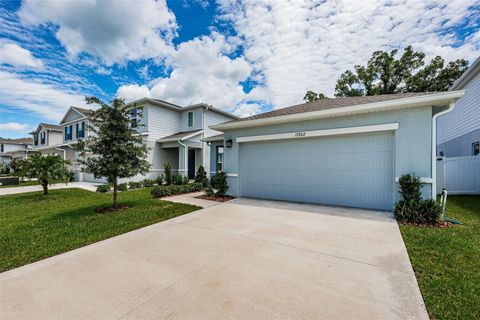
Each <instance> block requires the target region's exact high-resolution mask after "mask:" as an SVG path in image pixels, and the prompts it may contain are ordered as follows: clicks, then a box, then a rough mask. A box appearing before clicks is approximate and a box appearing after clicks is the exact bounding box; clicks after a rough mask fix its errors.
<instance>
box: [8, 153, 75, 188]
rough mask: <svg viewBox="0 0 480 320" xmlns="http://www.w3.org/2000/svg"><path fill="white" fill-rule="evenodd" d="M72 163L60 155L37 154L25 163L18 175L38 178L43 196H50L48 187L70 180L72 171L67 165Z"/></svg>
mask: <svg viewBox="0 0 480 320" xmlns="http://www.w3.org/2000/svg"><path fill="white" fill-rule="evenodd" d="M69 164H70V162H69V161H67V160H63V159H62V158H61V157H60V156H59V155H45V156H42V155H41V154H39V153H37V154H34V155H32V156H30V157H29V158H28V160H26V161H24V162H23V165H22V170H21V171H18V172H17V174H18V175H21V176H22V177H27V178H36V179H38V182H39V183H40V184H41V185H42V187H43V194H44V195H47V194H48V185H49V184H51V183H52V182H65V183H67V182H68V181H69V180H70V171H69V170H68V167H67V165H69Z"/></svg>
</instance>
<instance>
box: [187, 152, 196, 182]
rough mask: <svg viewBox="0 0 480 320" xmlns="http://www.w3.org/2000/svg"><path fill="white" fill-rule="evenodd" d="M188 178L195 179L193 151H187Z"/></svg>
mask: <svg viewBox="0 0 480 320" xmlns="http://www.w3.org/2000/svg"><path fill="white" fill-rule="evenodd" d="M188 178H189V179H193V178H195V149H188Z"/></svg>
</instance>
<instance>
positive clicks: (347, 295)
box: [0, 199, 428, 320]
mask: <svg viewBox="0 0 480 320" xmlns="http://www.w3.org/2000/svg"><path fill="white" fill-rule="evenodd" d="M0 285H1V288H0V289H1V290H0V292H1V301H0V318H1V319H93V318H97V319H120V318H121V319H166V318H168V319H266V318H270V319H287V318H288V319H293V318H295V319H415V320H421V319H428V316H427V313H426V311H425V308H424V304H423V300H422V297H421V294H420V291H419V289H418V286H417V282H416V280H415V276H414V273H413V271H412V267H411V265H410V262H409V259H408V256H407V253H406V250H405V246H404V244H403V242H402V238H401V235H400V232H399V229H398V226H397V224H396V222H395V221H394V220H393V219H391V218H390V217H388V216H387V215H386V214H384V213H379V212H373V211H367V210H358V209H345V208H335V207H326V206H313V205H299V204H288V203H278V202H269V201H259V200H248V199H237V200H234V201H231V202H228V203H223V204H220V205H215V206H211V207H209V208H206V209H203V210H199V211H196V212H194V213H191V214H187V215H184V216H181V217H177V218H175V219H171V220H168V221H165V222H162V223H158V224H155V225H152V226H149V227H146V228H143V229H140V230H136V231H133V232H130V233H127V234H124V235H121V236H118V237H114V238H111V239H108V240H105V241H102V242H98V243H96V244H94V245H90V246H87V247H84V248H81V249H77V250H74V251H71V252H68V253H66V254H62V255H59V256H56V257H53V258H50V259H46V260H43V261H40V262H38V263H34V264H31V265H27V266H24V267H21V268H18V269H14V270H10V271H8V272H5V273H3V274H0Z"/></svg>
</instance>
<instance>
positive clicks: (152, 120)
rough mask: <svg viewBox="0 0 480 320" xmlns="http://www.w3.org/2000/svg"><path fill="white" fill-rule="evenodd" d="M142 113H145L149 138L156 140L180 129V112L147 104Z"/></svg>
mask: <svg viewBox="0 0 480 320" xmlns="http://www.w3.org/2000/svg"><path fill="white" fill-rule="evenodd" d="M143 113H144V114H145V113H146V114H147V127H146V131H148V133H149V134H148V137H149V139H152V140H156V139H160V138H163V137H166V136H169V135H171V134H174V133H177V132H179V131H180V112H178V111H175V110H171V109H168V108H164V107H160V106H154V105H150V104H147V105H145V106H144V109H143Z"/></svg>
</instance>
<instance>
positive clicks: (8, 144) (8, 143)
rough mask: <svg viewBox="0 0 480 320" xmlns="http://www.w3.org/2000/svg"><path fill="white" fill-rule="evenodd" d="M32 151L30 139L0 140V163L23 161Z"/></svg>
mask: <svg viewBox="0 0 480 320" xmlns="http://www.w3.org/2000/svg"><path fill="white" fill-rule="evenodd" d="M31 149H32V138H19V139H3V138H0V162H3V163H9V162H10V161H12V160H14V159H15V160H24V159H26V158H27V157H28V151H29V150H31Z"/></svg>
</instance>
